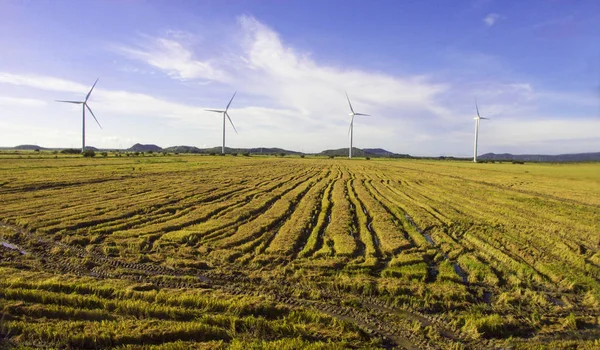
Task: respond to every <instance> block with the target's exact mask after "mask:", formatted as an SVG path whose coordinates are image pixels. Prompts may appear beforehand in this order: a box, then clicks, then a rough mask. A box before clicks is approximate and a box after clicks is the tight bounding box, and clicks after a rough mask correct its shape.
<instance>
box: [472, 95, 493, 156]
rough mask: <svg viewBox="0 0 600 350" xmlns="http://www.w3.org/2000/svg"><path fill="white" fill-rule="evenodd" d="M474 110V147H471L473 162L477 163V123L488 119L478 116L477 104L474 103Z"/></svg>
mask: <svg viewBox="0 0 600 350" xmlns="http://www.w3.org/2000/svg"><path fill="white" fill-rule="evenodd" d="M475 109H476V110H477V116H476V117H475V118H473V119H475V145H474V146H473V162H474V163H477V139H478V137H479V121H480V120H481V119H485V120H489V119H490V118H482V117H481V116H480V115H479V106H477V102H475Z"/></svg>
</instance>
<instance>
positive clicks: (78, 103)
mask: <svg viewBox="0 0 600 350" xmlns="http://www.w3.org/2000/svg"><path fill="white" fill-rule="evenodd" d="M54 101H56V102H65V103H74V104H77V105H80V104H82V103H83V101H63V100H54Z"/></svg>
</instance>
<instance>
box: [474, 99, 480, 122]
mask: <svg viewBox="0 0 600 350" xmlns="http://www.w3.org/2000/svg"><path fill="white" fill-rule="evenodd" d="M475 109H476V110H477V116H478V117H479V118H481V116H480V115H479V106H477V101H475Z"/></svg>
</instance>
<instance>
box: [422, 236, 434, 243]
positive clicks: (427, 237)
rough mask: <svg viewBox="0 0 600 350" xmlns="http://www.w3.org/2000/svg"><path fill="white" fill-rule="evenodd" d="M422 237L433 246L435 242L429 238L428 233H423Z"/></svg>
mask: <svg viewBox="0 0 600 350" xmlns="http://www.w3.org/2000/svg"><path fill="white" fill-rule="evenodd" d="M423 236H424V237H425V239H426V240H427V242H429V244H431V245H435V242H434V241H433V239H431V236H430V235H429V234H428V233H424V234H423Z"/></svg>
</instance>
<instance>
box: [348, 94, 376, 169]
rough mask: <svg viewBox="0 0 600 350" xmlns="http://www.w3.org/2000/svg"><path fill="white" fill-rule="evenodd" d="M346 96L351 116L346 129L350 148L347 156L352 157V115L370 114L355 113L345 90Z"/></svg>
mask: <svg viewBox="0 0 600 350" xmlns="http://www.w3.org/2000/svg"><path fill="white" fill-rule="evenodd" d="M346 98H347V99H348V105H349V106H350V112H351V113H350V114H348V115H350V116H351V117H352V119H350V128H349V129H348V135H349V136H350V148H348V158H349V159H352V138H353V136H354V116H355V115H363V116H366V117H370V115H368V114H362V113H355V112H354V109H353V108H352V103H350V97H348V92H346Z"/></svg>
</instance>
